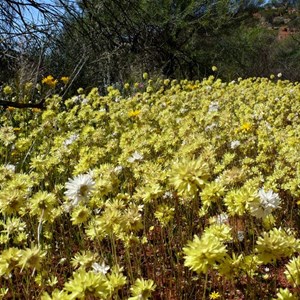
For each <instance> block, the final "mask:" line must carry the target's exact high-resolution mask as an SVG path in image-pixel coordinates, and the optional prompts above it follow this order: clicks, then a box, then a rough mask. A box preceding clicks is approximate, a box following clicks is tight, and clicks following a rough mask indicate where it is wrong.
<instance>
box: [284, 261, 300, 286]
mask: <svg viewBox="0 0 300 300" xmlns="http://www.w3.org/2000/svg"><path fill="white" fill-rule="evenodd" d="M286 269H287V270H286V271H285V272H284V274H285V275H286V277H287V279H288V281H289V282H290V283H291V284H293V285H294V286H295V287H296V286H299V285H300V257H299V256H298V257H294V258H292V259H291V260H290V261H289V263H288V264H287V265H286Z"/></svg>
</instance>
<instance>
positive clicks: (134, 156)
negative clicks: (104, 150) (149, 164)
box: [127, 151, 144, 163]
mask: <svg viewBox="0 0 300 300" xmlns="http://www.w3.org/2000/svg"><path fill="white" fill-rule="evenodd" d="M143 158H144V157H143V155H142V154H140V153H139V152H137V151H135V152H134V153H133V154H132V156H130V157H129V158H128V159H127V161H128V162H130V163H133V162H135V161H136V160H138V161H139V160H143Z"/></svg>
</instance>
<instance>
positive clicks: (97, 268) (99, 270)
mask: <svg viewBox="0 0 300 300" xmlns="http://www.w3.org/2000/svg"><path fill="white" fill-rule="evenodd" d="M92 268H93V270H94V272H95V273H102V274H103V275H105V274H106V273H107V272H108V270H109V269H110V267H109V266H107V265H106V264H105V263H104V262H102V264H101V265H100V264H99V263H97V262H94V263H93V264H92Z"/></svg>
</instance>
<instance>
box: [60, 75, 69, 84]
mask: <svg viewBox="0 0 300 300" xmlns="http://www.w3.org/2000/svg"><path fill="white" fill-rule="evenodd" d="M60 80H61V81H62V82H63V83H64V85H67V84H68V82H69V80H70V78H69V77H67V76H62V77H61V78H60Z"/></svg>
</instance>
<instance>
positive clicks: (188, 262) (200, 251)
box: [183, 235, 227, 273]
mask: <svg viewBox="0 0 300 300" xmlns="http://www.w3.org/2000/svg"><path fill="white" fill-rule="evenodd" d="M183 252H184V254H185V257H184V259H185V262H184V265H185V266H186V267H189V268H190V269H191V270H193V271H195V272H197V273H206V272H207V271H208V270H209V268H211V267H212V266H213V265H214V264H215V263H217V262H220V261H221V260H222V259H224V257H225V256H226V253H227V250H226V246H225V245H224V244H223V243H222V242H221V241H220V239H219V238H217V237H215V236H212V235H204V236H203V237H201V238H199V237H198V236H197V235H195V236H194V239H193V241H189V242H188V244H187V246H186V247H184V248H183Z"/></svg>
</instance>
